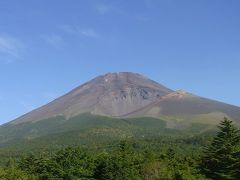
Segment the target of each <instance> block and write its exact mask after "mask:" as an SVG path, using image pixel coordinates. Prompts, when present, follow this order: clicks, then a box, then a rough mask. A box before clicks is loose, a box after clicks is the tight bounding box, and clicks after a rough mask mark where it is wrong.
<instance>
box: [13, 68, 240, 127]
mask: <svg viewBox="0 0 240 180" xmlns="http://www.w3.org/2000/svg"><path fill="white" fill-rule="evenodd" d="M87 112H88V113H91V114H96V115H102V116H109V117H117V118H128V117H144V116H148V117H155V118H162V119H182V120H199V121H201V118H202V119H203V121H205V120H206V119H209V121H213V122H214V121H216V120H219V119H222V117H224V116H227V117H229V118H231V119H233V120H235V121H239V122H240V108H239V107H236V106H232V105H229V104H225V103H221V102H217V101H214V100H210V99H206V98H202V97H198V96H195V95H193V94H191V93H188V92H185V91H173V90H171V89H169V88H167V87H164V86H163V85H161V84H159V83H157V82H154V81H152V80H150V79H148V78H146V77H144V76H142V75H140V74H134V73H129V72H126V73H109V74H106V75H103V76H99V77H97V78H95V79H93V80H91V81H89V82H87V83H85V84H83V85H82V86H80V87H77V88H76V89H74V90H72V91H71V92H69V93H67V94H66V95H64V96H62V97H60V98H58V99H56V100H54V101H53V102H50V103H49V104H47V105H45V106H43V107H41V108H38V109H36V110H34V111H32V112H30V113H28V114H25V115H23V116H22V117H20V118H18V119H16V120H15V121H13V123H15V124H18V123H23V122H35V121H39V120H44V119H48V118H51V117H55V116H64V117H65V118H67V119H68V118H71V117H74V116H77V115H79V114H82V113H87ZM210 123H211V122H210Z"/></svg>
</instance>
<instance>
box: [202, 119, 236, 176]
mask: <svg viewBox="0 0 240 180" xmlns="http://www.w3.org/2000/svg"><path fill="white" fill-rule="evenodd" d="M218 128H219V130H220V131H219V132H218V133H217V136H216V137H215V138H214V139H213V141H212V143H211V144H210V145H209V146H207V147H206V148H205V151H204V157H203V158H202V163H201V168H202V171H203V173H204V174H205V175H206V176H207V177H209V178H212V179H216V180H222V179H237V176H238V175H237V174H239V172H238V171H239V168H238V164H239V161H240V159H239V153H240V150H239V148H238V147H239V143H240V135H239V130H238V129H237V128H236V127H235V126H234V125H233V122H232V121H230V120H228V119H227V118H224V120H223V121H222V122H221V123H220V125H219V126H218Z"/></svg>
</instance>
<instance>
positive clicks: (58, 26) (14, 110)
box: [0, 0, 240, 124]
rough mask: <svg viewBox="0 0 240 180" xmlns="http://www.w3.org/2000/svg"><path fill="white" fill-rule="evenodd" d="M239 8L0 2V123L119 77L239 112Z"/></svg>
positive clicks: (221, 0)
mask: <svg viewBox="0 0 240 180" xmlns="http://www.w3.org/2000/svg"><path fill="white" fill-rule="evenodd" d="M239 7H240V2H239V1H238V0H233V1H231V2H228V3H226V1H225V0H212V1H208V0H203V1H197V2H195V1H194V2H193V1H190V0H182V1H178V0H171V1H157V0H132V1H127V0H123V1H118V0H111V1H108V0H91V1H79V0H72V1H71V2H67V1H58V0H52V1H47V0H43V1H38V0H36V1H32V0H24V1H14V3H13V1H11V0H10V1H0V82H1V89H0V109H1V111H0V123H1V124H3V123H5V122H8V121H10V120H13V119H15V118H17V117H19V116H20V115H22V114H24V113H27V112H29V111H31V110H33V109H35V108H37V107H39V106H41V105H44V104H46V103H47V102H49V101H51V100H53V99H55V98H56V97H58V96H60V95H62V94H65V93H66V92H68V91H70V90H71V89H73V88H74V87H77V86H79V85H80V84H83V83H84V82H87V81H88V80H89V79H93V78H94V77H96V76H98V75H100V74H105V73H107V72H121V71H130V72H138V73H141V74H144V75H146V76H148V77H150V78H151V79H153V80H155V81H157V82H160V83H162V84H164V85H166V86H167V87H169V88H171V89H174V90H176V89H185V90H187V91H189V92H191V93H193V94H197V95H200V96H203V97H208V98H210V99H216V100H220V101H222V102H227V103H229V104H234V105H237V106H239V105H240V94H239V92H240V85H239V83H238V82H239V78H238V77H240V71H239V69H240V61H239V57H240V54H239V53H240V51H239V49H240V43H239V42H240V34H239V32H240V23H239V22H240V14H239V13H240V11H239ZM53 10H54V11H53Z"/></svg>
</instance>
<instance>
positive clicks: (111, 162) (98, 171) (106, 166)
mask: <svg viewBox="0 0 240 180" xmlns="http://www.w3.org/2000/svg"><path fill="white" fill-rule="evenodd" d="M142 164H143V159H142V157H141V156H140V155H139V154H138V153H134V151H133V150H131V149H130V147H129V144H127V142H125V141H123V142H121V143H120V145H119V148H118V149H117V150H116V151H114V152H112V153H111V154H106V153H105V154H101V155H100V156H99V157H98V158H97V161H96V168H95V173H94V178H95V179H99V180H105V179H109V180H113V179H114V180H128V179H132V180H135V179H141V176H140V172H141V169H142V167H141V165H142Z"/></svg>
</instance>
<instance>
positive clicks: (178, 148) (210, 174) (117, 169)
mask: <svg viewBox="0 0 240 180" xmlns="http://www.w3.org/2000/svg"><path fill="white" fill-rule="evenodd" d="M203 141H204V138H202V137H191V138H188V139H182V140H178V141H172V142H171V141H168V140H166V142H165V141H163V140H161V141H160V143H159V144H158V146H154V145H152V144H157V143H156V142H157V140H153V139H149V140H146V141H145V144H142V143H139V142H138V141H134V140H124V141H121V142H120V143H118V144H117V146H116V145H114V146H112V148H103V149H101V150H99V151H91V150H88V149H83V148H80V147H69V148H64V149H61V150H58V151H56V152H42V153H40V154H28V155H26V156H22V157H21V158H17V159H15V158H14V159H10V160H9V161H8V163H7V164H6V165H5V166H4V167H2V168H0V179H6V180H8V179H9V180H14V179H20V180H21V179H23V180H34V179H40V180H47V179H51V180H52V179H53V180H54V179H56V180H57V179H63V180H72V179H73V180H74V179H82V180H85V179H99V180H105V179H107V180H113V179H114V180H115V179H116V180H118V179H119V180H131V179H132V180H135V179H136V180H137V179H146V180H155V179H156V180H157V179H164V180H165V179H176V180H181V179H186V180H188V179H189V180H194V179H196V180H201V179H207V178H209V179H214V180H215V179H216V180H221V179H240V172H239V169H240V148H239V142H240V135H239V131H238V130H237V128H236V127H235V126H234V125H233V123H232V122H231V121H229V120H227V119H224V121H222V122H221V124H220V125H219V132H218V133H217V135H216V137H215V138H214V139H213V140H212V141H211V143H209V144H208V145H207V146H205V148H204V150H203V151H201V147H202V144H204V143H203ZM197 144H198V145H199V146H198V145H197ZM196 146H197V147H196ZM191 147H192V149H191ZM194 147H196V148H194ZM198 149H200V150H199V151H197V150H198Z"/></svg>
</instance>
